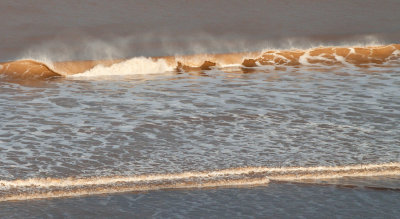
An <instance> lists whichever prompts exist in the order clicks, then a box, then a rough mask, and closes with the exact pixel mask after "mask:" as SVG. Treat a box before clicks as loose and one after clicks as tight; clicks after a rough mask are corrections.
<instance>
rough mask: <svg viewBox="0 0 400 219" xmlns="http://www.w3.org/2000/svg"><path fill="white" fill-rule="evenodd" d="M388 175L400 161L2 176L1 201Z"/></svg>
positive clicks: (398, 167)
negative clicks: (130, 173) (129, 173)
mask: <svg viewBox="0 0 400 219" xmlns="http://www.w3.org/2000/svg"><path fill="white" fill-rule="evenodd" d="M387 175H397V176H398V175H400V163H384V164H368V165H348V166H317V167H281V168H277V167H273V168H272V167H242V168H230V169H223V170H215V171H204V172H183V173H171V174H155V175H133V176H104V177H88V178H74V177H69V178H32V179H18V180H12V181H5V180H2V181H0V201H11V200H28V199H38V198H55V197H71V196H82V195H94V194H104V193H120V192H135V191H149V190H160V189H182V188H209V187H238V186H261V185H267V184H268V183H269V182H270V181H271V182H292V183H309V182H308V181H307V180H317V179H333V178H341V177H365V176H387ZM313 184H315V182H314V183H313ZM321 185H323V184H321Z"/></svg>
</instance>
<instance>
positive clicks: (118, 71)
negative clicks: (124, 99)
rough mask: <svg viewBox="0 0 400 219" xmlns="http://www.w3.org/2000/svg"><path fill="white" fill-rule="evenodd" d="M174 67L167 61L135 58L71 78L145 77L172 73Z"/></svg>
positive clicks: (101, 66) (98, 67)
mask: <svg viewBox="0 0 400 219" xmlns="http://www.w3.org/2000/svg"><path fill="white" fill-rule="evenodd" d="M172 70H173V67H172V66H169V65H168V64H167V63H166V61H165V60H163V59H159V60H157V61H155V60H153V59H151V58H145V57H135V58H132V59H129V60H126V61H123V62H121V63H116V64H113V65H111V66H108V67H106V66H103V65H97V66H95V67H94V68H92V69H90V70H87V71H85V72H83V73H79V74H75V75H71V76H69V77H97V76H112V75H138V74H140V75H143V74H157V73H164V72H168V71H172Z"/></svg>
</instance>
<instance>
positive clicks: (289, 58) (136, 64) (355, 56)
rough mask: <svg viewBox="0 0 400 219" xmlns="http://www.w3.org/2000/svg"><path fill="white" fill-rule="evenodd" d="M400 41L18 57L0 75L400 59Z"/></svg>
mask: <svg viewBox="0 0 400 219" xmlns="http://www.w3.org/2000/svg"><path fill="white" fill-rule="evenodd" d="M399 57H400V44H391V45H382V46H365V47H317V48H310V49H306V50H299V49H292V50H263V51H259V52H239V53H225V54H195V55H184V56H179V55H176V56H163V57H134V58H131V59H116V60H88V61H61V62H51V63H45V62H41V61H38V60H30V59H23V60H16V61H10V62H3V63H0V75H2V76H5V77H11V78H18V79H49V78H53V77H93V76H102V75H135V74H142V75H143V74H153V73H164V72H170V71H178V72H188V71H203V70H210V69H212V68H225V67H232V66H236V67H241V68H256V67H260V66H308V65H322V66H332V65H351V66H356V67H361V66H363V65H368V64H384V63H387V62H389V61H394V60H398V59H399Z"/></svg>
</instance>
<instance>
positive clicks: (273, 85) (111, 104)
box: [0, 67, 400, 179]
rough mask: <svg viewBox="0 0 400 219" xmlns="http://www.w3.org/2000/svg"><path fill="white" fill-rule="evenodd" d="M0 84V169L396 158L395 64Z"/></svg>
mask: <svg viewBox="0 0 400 219" xmlns="http://www.w3.org/2000/svg"><path fill="white" fill-rule="evenodd" d="M323 71H325V72H321V70H320V69H319V68H318V67H299V68H287V69H285V70H284V71H271V70H264V71H263V70H255V72H254V73H249V74H243V73H240V72H237V73H235V72H234V71H233V70H232V69H231V70H230V72H229V73H226V72H223V71H221V70H211V71H207V72H204V73H203V74H202V75H196V74H191V73H185V74H174V73H171V74H170V75H155V76H152V78H149V77H144V78H140V77H139V78H135V77H134V76H132V77H120V78H114V79H112V80H104V79H102V80H100V79H99V80H84V79H80V80H73V79H66V80H60V81H54V82H53V81H51V82H45V83H44V84H41V85H40V86H38V87H29V86H21V85H18V84H14V83H6V82H2V86H1V88H0V89H1V92H0V96H1V99H2V100H4V101H2V103H1V105H0V107H1V110H0V112H1V117H2V121H3V122H2V123H1V129H0V130H1V133H0V140H1V144H0V148H1V157H2V159H1V162H2V166H3V168H1V170H0V173H1V178H3V179H24V178H32V177H67V176H98V175H132V174H142V173H166V172H181V171H189V170H210V169H222V168H229V167H241V166H320V165H346V164H368V163H385V162H396V161H398V160H399V156H400V150H399V145H400V144H399V143H400V137H399V136H400V127H399V124H400V123H399V121H400V120H399V118H400V111H399V110H400V108H399V105H400V102H399V100H400V88H399V85H400V74H399V68H397V67H376V68H368V69H360V68H343V67H340V68H334V67H332V69H329V70H328V69H327V68H326V67H324V68H323Z"/></svg>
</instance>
